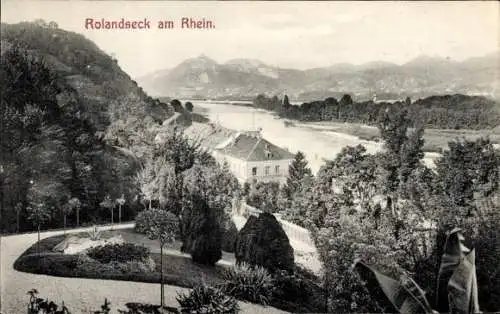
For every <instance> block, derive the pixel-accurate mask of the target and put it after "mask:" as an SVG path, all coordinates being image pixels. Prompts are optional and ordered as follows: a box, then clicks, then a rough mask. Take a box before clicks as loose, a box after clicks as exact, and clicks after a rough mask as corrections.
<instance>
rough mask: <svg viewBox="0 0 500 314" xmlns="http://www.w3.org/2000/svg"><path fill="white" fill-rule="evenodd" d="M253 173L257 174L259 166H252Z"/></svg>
mask: <svg viewBox="0 0 500 314" xmlns="http://www.w3.org/2000/svg"><path fill="white" fill-rule="evenodd" d="M252 175H253V176H256V175H257V167H253V168H252Z"/></svg>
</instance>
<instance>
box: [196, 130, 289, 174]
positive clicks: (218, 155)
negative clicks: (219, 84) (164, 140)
mask: <svg viewBox="0 0 500 314" xmlns="http://www.w3.org/2000/svg"><path fill="white" fill-rule="evenodd" d="M186 134H187V135H188V136H189V137H191V138H197V139H200V138H202V139H203V140H202V145H203V146H205V148H206V149H207V150H209V151H210V153H211V154H212V156H214V158H215V159H216V160H217V161H218V162H219V163H221V164H222V163H224V162H227V163H228V165H229V168H230V170H231V172H232V173H233V174H234V175H235V176H236V178H238V180H239V181H240V182H241V183H244V182H252V181H254V180H256V181H257V182H269V181H276V182H280V183H285V182H286V178H287V177H288V166H289V165H290V164H291V163H292V161H293V159H294V157H295V156H294V155H293V154H292V153H290V152H289V151H287V150H285V149H283V148H280V147H278V146H276V145H274V144H273V143H271V142H269V141H267V140H266V139H264V138H263V137H262V135H261V132H260V131H246V132H235V131H230V130H227V129H223V128H220V127H218V126H216V125H213V124H199V123H193V125H192V126H191V127H189V128H188V129H187V130H186Z"/></svg>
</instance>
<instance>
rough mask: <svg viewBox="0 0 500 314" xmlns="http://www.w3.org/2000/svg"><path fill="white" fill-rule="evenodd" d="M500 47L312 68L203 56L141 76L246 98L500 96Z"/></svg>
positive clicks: (187, 90)
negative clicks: (455, 57) (476, 53)
mask: <svg viewBox="0 0 500 314" xmlns="http://www.w3.org/2000/svg"><path fill="white" fill-rule="evenodd" d="M499 56H500V52H498V53H491V54H488V55H485V56H482V57H475V58H470V59H467V60H465V61H462V62H456V61H452V60H449V59H445V58H439V57H429V56H420V57H417V58H415V59H413V60H411V61H409V62H407V63H405V64H403V65H397V64H394V63H390V62H384V61H374V62H369V63H365V64H362V65H353V64H349V63H339V64H335V65H332V66H328V67H323V68H314V69H309V70H297V69H282V68H279V67H275V66H271V65H268V64H265V63H264V62H262V61H259V60H255V59H233V60H230V61H227V62H226V63H222V64H221V63H217V62H216V61H214V60H213V59H211V58H209V57H207V56H205V55H201V56H199V57H196V58H190V59H187V60H185V61H183V62H181V63H180V64H179V65H177V66H176V67H174V68H172V69H163V70H159V71H156V72H154V73H151V74H148V75H146V76H143V77H140V78H137V81H138V83H139V84H140V85H141V86H142V87H143V88H144V89H145V90H146V91H148V92H149V93H151V94H154V95H158V96H170V97H179V98H182V97H203V98H210V99H245V98H253V97H255V96H256V95H257V94H260V93H265V94H267V95H275V94H276V95H282V94H285V93H286V94H287V95H288V96H289V97H290V98H291V99H295V100H315V99H324V98H326V97H330V96H333V97H340V96H341V95H342V94H344V93H349V94H351V95H352V96H353V97H354V98H356V99H360V100H363V99H371V98H372V97H373V95H374V94H377V97H378V98H379V99H380V98H390V99H394V98H402V97H406V96H410V97H412V98H421V97H427V96H431V95H441V94H455V93H461V94H468V95H484V96H489V97H492V98H496V99H500V88H499V86H500V77H499V72H500V58H499Z"/></svg>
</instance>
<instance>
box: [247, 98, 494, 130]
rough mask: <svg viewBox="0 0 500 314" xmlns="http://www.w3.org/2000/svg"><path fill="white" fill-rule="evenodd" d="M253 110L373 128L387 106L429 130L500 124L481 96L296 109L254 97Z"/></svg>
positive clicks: (344, 101)
mask: <svg viewBox="0 0 500 314" xmlns="http://www.w3.org/2000/svg"><path fill="white" fill-rule="evenodd" d="M253 104H254V106H256V107H258V108H262V109H266V110H270V111H274V112H277V113H279V114H280V116H282V117H284V118H289V119H297V120H301V121H341V122H359V123H365V124H371V125H375V124H376V123H377V119H378V116H379V114H380V113H381V112H382V111H384V110H385V108H386V107H387V106H390V107H392V108H394V109H398V110H400V109H403V108H407V109H408V111H409V117H410V119H411V120H412V121H415V122H418V123H421V124H424V125H426V126H427V127H431V128H443V129H489V128H493V127H496V126H497V125H498V124H500V112H498V105H497V104H496V102H495V101H493V100H490V99H488V98H485V97H483V96H466V95H460V94H456V95H444V96H431V97H427V98H424V99H418V100H417V101H414V102H411V100H410V101H408V100H406V101H402V100H401V101H398V102H395V103H387V102H373V101H364V102H356V101H353V100H352V98H351V97H350V96H349V95H344V96H343V97H342V98H341V99H340V100H339V101H337V99H335V98H333V97H330V98H327V99H325V100H318V101H313V102H307V103H302V104H301V105H300V106H295V105H290V104H286V103H284V102H282V101H281V100H280V99H279V98H278V97H276V96H274V97H266V96H265V95H258V96H257V97H256V98H255V99H254V102H253Z"/></svg>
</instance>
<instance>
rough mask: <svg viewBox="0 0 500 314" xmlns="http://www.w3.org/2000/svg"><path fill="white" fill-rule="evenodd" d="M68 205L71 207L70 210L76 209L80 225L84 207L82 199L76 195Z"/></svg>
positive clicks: (77, 221) (77, 222)
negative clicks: (81, 211) (81, 212)
mask: <svg viewBox="0 0 500 314" xmlns="http://www.w3.org/2000/svg"><path fill="white" fill-rule="evenodd" d="M67 206H68V207H69V209H68V210H69V212H73V211H76V225H77V226H78V227H79V226H80V208H81V207H82V203H81V202H80V200H79V199H78V198H76V197H73V198H71V199H70V200H69V201H68V203H67Z"/></svg>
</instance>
